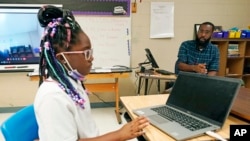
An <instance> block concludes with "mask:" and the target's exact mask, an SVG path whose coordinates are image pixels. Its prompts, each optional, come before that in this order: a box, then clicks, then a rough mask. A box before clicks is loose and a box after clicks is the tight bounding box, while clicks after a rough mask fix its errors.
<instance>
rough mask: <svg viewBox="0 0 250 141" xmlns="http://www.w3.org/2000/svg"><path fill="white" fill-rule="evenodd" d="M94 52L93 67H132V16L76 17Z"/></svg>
mask: <svg viewBox="0 0 250 141" xmlns="http://www.w3.org/2000/svg"><path fill="white" fill-rule="evenodd" d="M75 18H76V20H77V21H78V23H79V24H80V26H81V27H82V29H83V31H84V32H85V33H86V34H87V35H88V36H89V38H90V41H91V44H92V48H93V50H94V61H93V66H92V67H112V66H115V65H122V66H127V67H130V55H131V34H130V33H131V18H130V16H126V17H124V16H93V15H91V16H89V15H75Z"/></svg>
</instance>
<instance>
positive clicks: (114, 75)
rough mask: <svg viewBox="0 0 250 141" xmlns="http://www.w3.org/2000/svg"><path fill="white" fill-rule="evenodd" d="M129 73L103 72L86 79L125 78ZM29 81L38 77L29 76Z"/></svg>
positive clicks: (92, 74)
mask: <svg viewBox="0 0 250 141" xmlns="http://www.w3.org/2000/svg"><path fill="white" fill-rule="evenodd" d="M130 73H131V72H105V73H89V74H88V75H87V76H86V78H87V79H100V78H102V79H103V78H127V77H129V74H130ZM29 77H30V80H31V81H38V80H39V76H38V75H30V76H29Z"/></svg>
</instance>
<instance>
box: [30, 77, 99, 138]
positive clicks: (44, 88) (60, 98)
mask: <svg viewBox="0 0 250 141" xmlns="http://www.w3.org/2000/svg"><path fill="white" fill-rule="evenodd" d="M70 80H71V83H72V85H73V86H74V87H75V88H76V89H77V91H78V92H79V93H80V95H81V97H83V98H84V100H85V103H84V107H85V108H84V109H83V108H81V107H80V106H79V105H76V103H75V102H74V101H73V100H72V99H71V98H70V97H69V96H68V95H67V94H66V93H65V92H64V91H63V90H62V89H61V88H60V87H59V86H58V83H57V82H56V81H53V80H52V79H48V80H47V81H45V82H43V84H42V85H41V86H40V87H39V89H38V92H37V95H36V97H35V101H34V108H35V115H36V118H37V122H38V126H39V138H40V139H39V140H40V141H76V140H78V139H80V138H89V137H96V136H98V135H99V131H98V129H97V127H96V124H95V121H94V119H93V118H92V115H91V107H90V102H89V98H88V95H87V94H86V92H85V91H84V89H83V88H82V86H81V83H80V82H75V81H73V80H72V79H70Z"/></svg>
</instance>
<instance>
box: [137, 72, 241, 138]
mask: <svg viewBox="0 0 250 141" xmlns="http://www.w3.org/2000/svg"><path fill="white" fill-rule="evenodd" d="M240 86H241V81H240V80H239V79H236V78H227V77H219V76H207V75H203V74H198V73H188V72H179V74H178V77H177V79H176V81H175V84H174V86H173V89H172V91H171V93H170V95H169V98H168V100H167V101H166V103H165V104H164V105H158V106H153V107H145V108H141V109H136V110H133V112H134V113H135V114H137V115H144V116H146V117H148V119H149V120H150V123H151V124H152V125H153V126H155V127H157V128H158V129H160V130H162V131H163V132H165V133H166V134H168V135H170V136H171V137H173V138H174V139H176V140H186V139H189V138H192V137H196V136H199V135H202V134H204V133H205V132H206V131H216V130H219V129H221V127H222V126H223V124H224V122H225V120H226V119H227V117H228V114H229V112H230V109H231V107H232V103H233V101H234V99H235V97H236V95H237V94H238V91H239V88H240ZM162 109H164V110H163V111H164V113H163V114H158V113H157V112H156V111H160V110H162Z"/></svg>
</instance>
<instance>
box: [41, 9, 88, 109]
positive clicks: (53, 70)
mask: <svg viewBox="0 0 250 141" xmlns="http://www.w3.org/2000/svg"><path fill="white" fill-rule="evenodd" d="M37 17H38V21H39V23H40V25H41V27H44V35H43V36H42V39H41V44H40V47H41V54H40V57H41V58H40V63H39V73H40V81H39V85H41V84H42V82H43V81H44V79H46V78H48V77H52V78H53V79H54V80H56V81H57V82H58V83H59V86H60V87H61V88H62V89H63V90H64V91H65V92H66V93H67V94H68V95H69V96H70V97H71V98H72V100H73V101H75V103H76V104H78V105H80V106H81V107H84V106H83V104H84V99H82V98H81V97H80V95H79V93H78V92H77V90H76V89H75V88H74V87H73V85H72V84H71V82H70V80H69V77H68V73H67V70H66V69H65V67H64V66H63V65H62V64H61V63H60V62H59V61H58V60H57V58H56V54H57V53H59V51H62V50H63V51H69V50H70V49H71V47H72V46H73V45H75V44H77V43H78V42H79V37H78V34H79V33H81V32H83V31H82V29H81V27H80V26H79V24H78V23H77V22H76V21H75V19H74V16H73V14H72V13H71V11H69V10H63V9H60V8H58V7H55V6H51V5H46V6H44V7H42V8H41V9H40V10H39V11H38V15H37Z"/></svg>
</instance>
